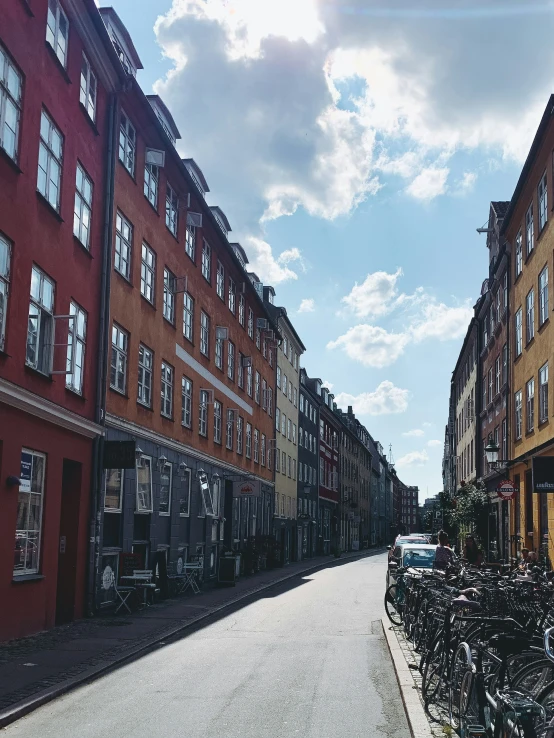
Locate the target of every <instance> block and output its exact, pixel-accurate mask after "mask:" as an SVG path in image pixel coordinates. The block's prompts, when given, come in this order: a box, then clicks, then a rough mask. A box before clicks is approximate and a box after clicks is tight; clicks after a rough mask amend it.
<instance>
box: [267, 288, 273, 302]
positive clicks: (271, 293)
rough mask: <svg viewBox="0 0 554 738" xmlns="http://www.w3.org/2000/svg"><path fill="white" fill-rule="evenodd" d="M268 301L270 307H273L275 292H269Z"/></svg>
mask: <svg viewBox="0 0 554 738" xmlns="http://www.w3.org/2000/svg"><path fill="white" fill-rule="evenodd" d="M267 299H268V302H269V304H270V305H273V299H274V298H273V292H271V291H269V292H268V295H267Z"/></svg>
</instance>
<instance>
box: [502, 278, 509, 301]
mask: <svg viewBox="0 0 554 738" xmlns="http://www.w3.org/2000/svg"><path fill="white" fill-rule="evenodd" d="M502 294H503V307H504V310H506V309H507V307H508V272H507V271H506V272H504V278H503V280H502Z"/></svg>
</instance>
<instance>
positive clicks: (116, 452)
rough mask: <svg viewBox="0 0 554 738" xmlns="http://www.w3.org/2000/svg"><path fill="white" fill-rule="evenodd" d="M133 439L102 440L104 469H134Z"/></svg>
mask: <svg viewBox="0 0 554 738" xmlns="http://www.w3.org/2000/svg"><path fill="white" fill-rule="evenodd" d="M135 449H136V443H135V441H104V464H103V467H104V469H134V468H135V465H136V458H135Z"/></svg>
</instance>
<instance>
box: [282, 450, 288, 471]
mask: <svg viewBox="0 0 554 738" xmlns="http://www.w3.org/2000/svg"><path fill="white" fill-rule="evenodd" d="M286 473H287V455H286V453H285V452H284V451H282V452H281V474H285V475H286Z"/></svg>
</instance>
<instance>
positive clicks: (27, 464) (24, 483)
mask: <svg viewBox="0 0 554 738" xmlns="http://www.w3.org/2000/svg"><path fill="white" fill-rule="evenodd" d="M32 467H33V457H32V456H31V454H28V453H26V452H25V451H22V452H21V469H20V472H19V491H20V492H30V491H31V470H32Z"/></svg>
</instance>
